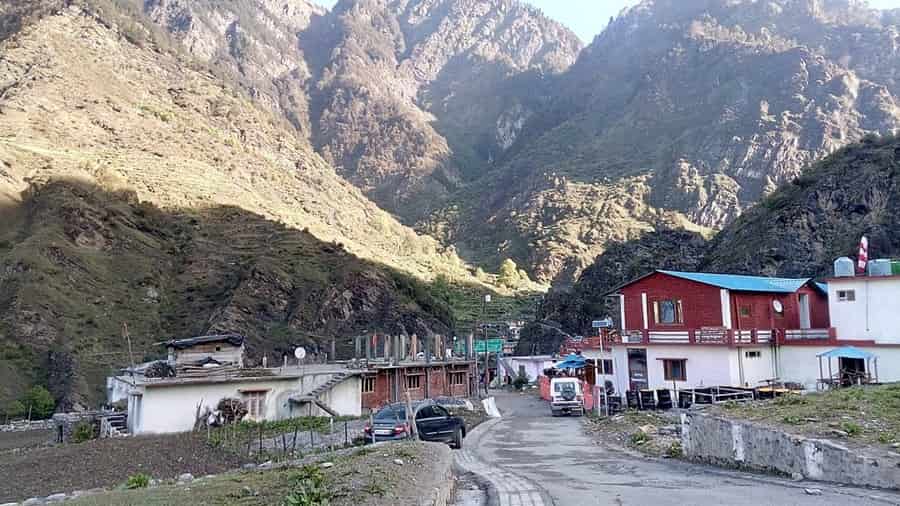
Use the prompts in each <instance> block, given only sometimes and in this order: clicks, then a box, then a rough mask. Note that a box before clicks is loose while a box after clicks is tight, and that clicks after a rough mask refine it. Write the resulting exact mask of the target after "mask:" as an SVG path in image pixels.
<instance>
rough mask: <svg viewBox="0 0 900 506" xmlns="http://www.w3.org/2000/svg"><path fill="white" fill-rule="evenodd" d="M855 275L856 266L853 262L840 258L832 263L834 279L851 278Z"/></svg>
mask: <svg viewBox="0 0 900 506" xmlns="http://www.w3.org/2000/svg"><path fill="white" fill-rule="evenodd" d="M855 275H856V265H855V264H854V263H853V260H851V259H849V258H847V257H841V258H838V259H837V260H835V261H834V277H836V278H852V277H853V276H855Z"/></svg>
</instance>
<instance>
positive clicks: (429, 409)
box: [416, 406, 436, 420]
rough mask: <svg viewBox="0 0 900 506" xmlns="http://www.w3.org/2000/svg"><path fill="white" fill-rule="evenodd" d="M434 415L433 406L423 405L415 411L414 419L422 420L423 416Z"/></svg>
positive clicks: (432, 416) (431, 416)
mask: <svg viewBox="0 0 900 506" xmlns="http://www.w3.org/2000/svg"><path fill="white" fill-rule="evenodd" d="M435 416H436V415H435V414H434V408H433V407H432V406H425V407H424V408H422V409H420V410H419V411H418V412H417V413H416V420H424V419H425V418H434V417H435Z"/></svg>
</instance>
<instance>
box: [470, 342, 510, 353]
mask: <svg viewBox="0 0 900 506" xmlns="http://www.w3.org/2000/svg"><path fill="white" fill-rule="evenodd" d="M487 351H488V352H490V353H500V352H501V351H503V339H488V340H487ZM475 353H484V340H483V339H479V340H476V341H475Z"/></svg>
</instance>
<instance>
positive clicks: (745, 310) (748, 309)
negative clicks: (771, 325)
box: [741, 306, 753, 318]
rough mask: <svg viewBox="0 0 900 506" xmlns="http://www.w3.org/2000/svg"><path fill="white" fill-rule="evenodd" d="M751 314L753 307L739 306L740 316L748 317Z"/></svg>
mask: <svg viewBox="0 0 900 506" xmlns="http://www.w3.org/2000/svg"><path fill="white" fill-rule="evenodd" d="M751 316H753V308H751V307H750V306H741V318H749V317H751Z"/></svg>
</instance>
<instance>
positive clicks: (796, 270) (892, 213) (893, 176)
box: [703, 137, 900, 276]
mask: <svg viewBox="0 0 900 506" xmlns="http://www.w3.org/2000/svg"><path fill="white" fill-rule="evenodd" d="M898 174H900V140H898V138H897V137H886V138H877V137H869V138H866V139H865V140H864V141H863V142H862V143H861V144H855V145H852V146H849V147H847V148H845V149H842V150H840V151H838V152H837V153H835V154H834V155H832V156H830V157H828V158H826V159H825V160H823V161H822V162H820V163H818V164H816V165H815V166H813V167H812V168H811V169H810V170H809V171H807V172H805V173H804V174H803V175H802V176H800V177H798V178H796V179H794V180H793V181H791V182H789V183H788V184H786V185H784V186H783V187H782V188H780V189H779V190H778V191H777V192H775V193H773V194H772V195H770V196H769V197H768V198H766V199H764V200H763V201H762V202H761V203H760V204H759V205H757V206H755V207H754V208H752V209H751V210H749V211H748V212H746V213H745V214H744V215H743V216H741V217H740V218H739V219H738V220H736V221H735V222H734V223H732V224H731V225H729V226H728V227H726V228H725V229H724V230H722V232H721V233H720V234H718V235H717V236H716V238H715V239H714V240H713V241H712V243H711V245H710V247H709V249H708V251H707V252H706V254H705V258H704V260H703V266H704V267H705V268H706V269H709V270H713V271H722V272H736V273H743V272H752V273H759V274H763V275H780V276H828V275H830V273H831V272H832V262H833V261H834V259H836V258H838V257H841V256H851V257H855V256H856V253H857V247H858V245H859V239H860V237H862V236H863V235H867V236H868V237H869V241H870V244H871V246H870V257H871V258H891V257H892V256H896V255H897V254H898V253H900V240H898V236H897V233H896V231H897V224H898V223H900V221H898V220H900V206H898V204H897V203H898V202H900V200H898V196H900V193H898V192H900V185H898Z"/></svg>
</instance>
